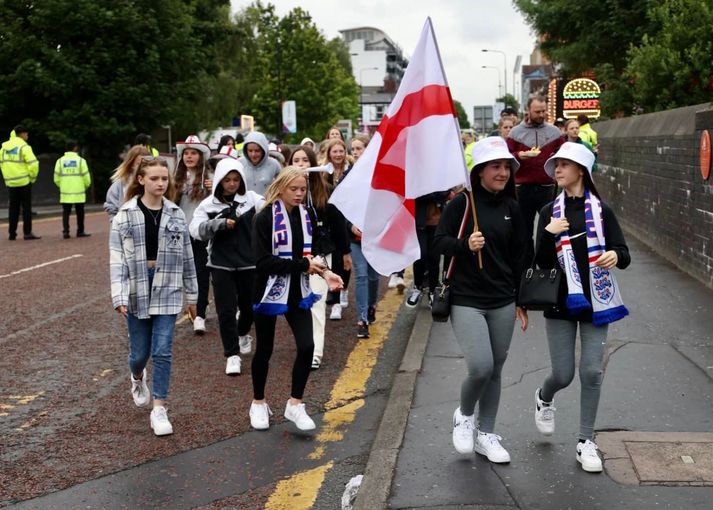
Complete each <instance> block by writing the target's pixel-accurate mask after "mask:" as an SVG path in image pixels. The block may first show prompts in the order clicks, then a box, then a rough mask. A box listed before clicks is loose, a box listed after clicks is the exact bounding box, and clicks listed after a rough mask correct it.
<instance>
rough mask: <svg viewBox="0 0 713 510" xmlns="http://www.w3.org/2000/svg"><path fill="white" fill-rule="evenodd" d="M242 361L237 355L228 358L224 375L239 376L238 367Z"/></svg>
mask: <svg viewBox="0 0 713 510" xmlns="http://www.w3.org/2000/svg"><path fill="white" fill-rule="evenodd" d="M242 363H243V360H241V359H240V356H238V355H237V354H236V355H234V356H228V360H227V361H226V363H225V375H240V366H241V365H242Z"/></svg>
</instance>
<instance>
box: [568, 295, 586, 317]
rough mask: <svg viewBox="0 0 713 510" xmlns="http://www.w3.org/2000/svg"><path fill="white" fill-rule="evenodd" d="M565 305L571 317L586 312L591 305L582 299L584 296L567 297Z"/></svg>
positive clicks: (584, 298)
mask: <svg viewBox="0 0 713 510" xmlns="http://www.w3.org/2000/svg"><path fill="white" fill-rule="evenodd" d="M566 305H567V310H569V313H571V314H572V315H577V314H579V313H582V312H584V311H586V310H591V309H592V305H590V304H589V301H587V298H586V297H584V294H570V295H568V296H567V302H566Z"/></svg>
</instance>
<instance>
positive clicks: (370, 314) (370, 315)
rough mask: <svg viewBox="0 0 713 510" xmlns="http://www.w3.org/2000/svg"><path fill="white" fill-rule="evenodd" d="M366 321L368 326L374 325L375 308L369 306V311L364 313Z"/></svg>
mask: <svg viewBox="0 0 713 510" xmlns="http://www.w3.org/2000/svg"><path fill="white" fill-rule="evenodd" d="M366 319H367V322H368V323H369V324H374V323H375V322H376V307H375V306H370V307H369V310H368V311H367V312H366Z"/></svg>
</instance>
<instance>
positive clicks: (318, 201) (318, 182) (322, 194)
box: [287, 145, 332, 209]
mask: <svg viewBox="0 0 713 510" xmlns="http://www.w3.org/2000/svg"><path fill="white" fill-rule="evenodd" d="M299 151H302V152H304V153H305V154H306V155H307V159H308V160H309V166H317V155H316V154H315V153H314V151H313V150H312V149H310V148H309V147H305V146H304V145H300V146H299V147H297V148H296V149H295V150H294V151H293V152H292V154H291V155H290V159H289V160H288V162H287V165H288V166H292V163H293V160H294V157H295V154H296V153H298V152H299ZM307 185H308V187H309V194H310V196H311V197H312V204H314V206H315V207H316V208H317V209H324V208H325V207H327V201H328V200H329V196H330V195H331V194H332V187H331V186H330V185H329V183H328V182H327V176H326V174H325V173H324V172H309V175H308V177H307Z"/></svg>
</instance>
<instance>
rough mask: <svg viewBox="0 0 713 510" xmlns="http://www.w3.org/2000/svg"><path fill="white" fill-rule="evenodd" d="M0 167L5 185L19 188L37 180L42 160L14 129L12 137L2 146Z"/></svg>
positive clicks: (0, 149)
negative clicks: (38, 159)
mask: <svg viewBox="0 0 713 510" xmlns="http://www.w3.org/2000/svg"><path fill="white" fill-rule="evenodd" d="M0 168H2V177H3V179H5V185H6V186H7V187H8V188H19V187H20V186H27V185H28V184H32V183H34V182H35V181H36V180H37V174H38V173H39V172H40V162H39V161H37V158H36V157H35V154H34V152H32V147H30V146H29V145H28V144H27V142H26V141H25V140H23V139H22V138H20V137H19V136H17V135H16V134H15V131H13V132H12V133H10V139H9V140H8V141H6V142H5V143H3V144H2V148H0Z"/></svg>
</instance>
